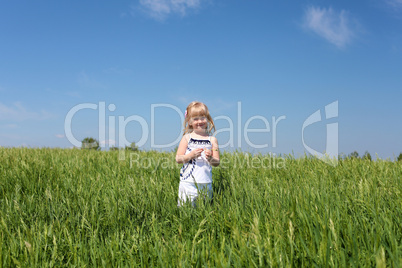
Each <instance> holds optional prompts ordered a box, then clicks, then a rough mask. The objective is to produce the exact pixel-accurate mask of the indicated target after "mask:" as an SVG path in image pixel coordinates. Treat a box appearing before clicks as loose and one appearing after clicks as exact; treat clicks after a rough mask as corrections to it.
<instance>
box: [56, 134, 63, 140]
mask: <svg viewBox="0 0 402 268" xmlns="http://www.w3.org/2000/svg"><path fill="white" fill-rule="evenodd" d="M55 136H56V137H57V138H59V139H62V138H64V137H65V136H64V135H63V134H56V135H55Z"/></svg>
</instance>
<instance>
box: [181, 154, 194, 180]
mask: <svg viewBox="0 0 402 268" xmlns="http://www.w3.org/2000/svg"><path fill="white" fill-rule="evenodd" d="M194 168H195V159H191V160H190V161H189V162H187V163H185V164H184V165H183V167H182V168H181V170H180V180H182V181H185V180H187V179H188V178H189V177H190V176H192V174H193V171H194Z"/></svg>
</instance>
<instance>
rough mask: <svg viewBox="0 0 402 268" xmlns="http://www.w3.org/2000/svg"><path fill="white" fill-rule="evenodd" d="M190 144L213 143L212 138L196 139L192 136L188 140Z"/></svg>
mask: <svg viewBox="0 0 402 268" xmlns="http://www.w3.org/2000/svg"><path fill="white" fill-rule="evenodd" d="M188 144H189V145H190V144H195V145H209V144H211V141H210V140H196V139H193V138H191V139H190V141H189V142H188Z"/></svg>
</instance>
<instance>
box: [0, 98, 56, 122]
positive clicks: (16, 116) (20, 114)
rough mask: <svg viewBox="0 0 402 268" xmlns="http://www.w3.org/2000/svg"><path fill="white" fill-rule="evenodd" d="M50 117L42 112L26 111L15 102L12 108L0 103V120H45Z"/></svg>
mask: <svg viewBox="0 0 402 268" xmlns="http://www.w3.org/2000/svg"><path fill="white" fill-rule="evenodd" d="M52 117H53V115H52V114H50V113H48V112H46V111H43V110H42V111H40V112H33V111H28V110H27V109H26V108H25V107H24V106H23V105H22V103H21V102H15V103H13V105H12V106H7V105H4V104H2V103H0V120H13V121H24V120H46V119H49V118H52Z"/></svg>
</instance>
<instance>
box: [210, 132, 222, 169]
mask: <svg viewBox="0 0 402 268" xmlns="http://www.w3.org/2000/svg"><path fill="white" fill-rule="evenodd" d="M211 143H212V151H211V155H210V157H209V163H211V166H214V167H217V166H219V164H220V158H219V146H218V140H217V139H216V137H211Z"/></svg>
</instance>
